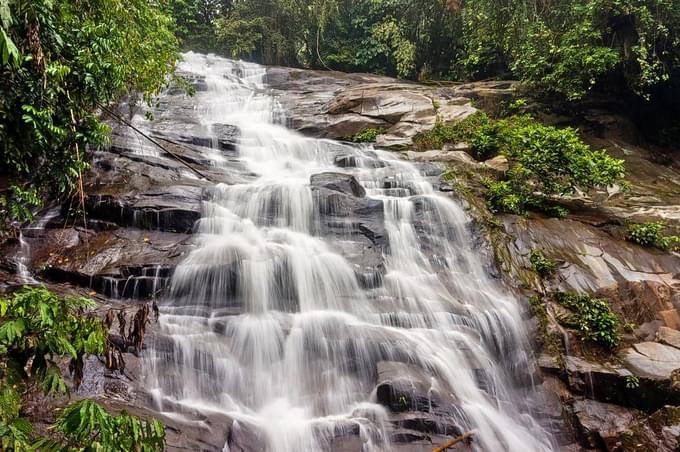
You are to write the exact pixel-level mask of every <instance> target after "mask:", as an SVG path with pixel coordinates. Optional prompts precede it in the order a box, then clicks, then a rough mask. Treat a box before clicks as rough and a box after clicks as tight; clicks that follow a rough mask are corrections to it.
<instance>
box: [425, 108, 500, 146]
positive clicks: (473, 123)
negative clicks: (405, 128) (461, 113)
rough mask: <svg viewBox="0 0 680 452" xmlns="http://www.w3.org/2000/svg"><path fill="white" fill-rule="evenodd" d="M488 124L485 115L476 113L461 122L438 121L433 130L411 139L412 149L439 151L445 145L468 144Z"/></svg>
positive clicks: (479, 112)
mask: <svg viewBox="0 0 680 452" xmlns="http://www.w3.org/2000/svg"><path fill="white" fill-rule="evenodd" d="M489 122H490V119H489V117H488V116H487V115H486V113H484V112H482V111H478V112H476V113H474V114H472V115H470V116H468V117H467V118H465V119H463V120H462V121H459V122H455V123H452V124H445V123H444V122H443V121H441V119H439V120H438V121H437V122H436V123H435V126H434V128H432V129H430V130H426V131H424V132H420V133H418V134H417V135H416V136H415V137H414V138H413V148H414V150H416V151H427V150H430V149H441V148H443V147H444V145H445V144H449V143H452V144H456V143H462V142H468V141H470V140H471V139H473V137H474V136H475V135H476V133H477V131H478V130H479V129H480V128H481V127H482V126H484V125H487V124H488V123H489Z"/></svg>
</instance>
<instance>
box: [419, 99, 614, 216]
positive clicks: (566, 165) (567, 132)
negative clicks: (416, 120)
mask: <svg viewBox="0 0 680 452" xmlns="http://www.w3.org/2000/svg"><path fill="white" fill-rule="evenodd" d="M462 141H467V142H468V144H469V145H470V148H471V150H472V152H473V154H474V156H475V157H476V158H477V159H479V160H485V159H488V158H490V157H493V156H494V155H496V154H502V155H504V156H505V157H506V158H507V159H508V164H509V170H508V171H507V172H506V174H505V175H504V176H503V177H502V178H501V179H500V180H494V179H489V178H486V179H484V180H483V181H482V182H483V184H484V185H485V186H486V188H487V189H488V190H487V201H488V203H489V207H490V209H491V210H492V211H494V212H506V213H514V214H523V213H525V212H526V211H527V210H539V211H543V212H545V213H548V214H550V215H554V216H558V217H562V216H565V215H566V214H567V211H566V209H564V208H563V207H560V206H555V205H552V204H550V203H549V202H548V201H549V200H550V198H551V197H553V196H564V195H570V194H573V193H574V192H575V191H576V189H580V190H588V189H591V188H595V187H605V186H609V185H613V184H615V183H623V182H624V181H623V176H624V162H623V160H618V159H614V158H612V157H610V156H609V155H608V154H607V153H606V152H605V151H593V150H592V149H590V147H589V146H588V145H587V144H585V143H584V142H583V141H582V140H581V139H580V137H579V136H578V133H577V131H576V130H574V129H571V128H565V129H558V128H556V127H551V126H545V125H543V124H541V123H539V122H537V121H536V120H534V119H533V118H532V117H531V116H529V115H516V116H510V117H508V118H504V119H500V120H492V119H490V118H489V117H488V116H486V115H485V114H484V113H481V112H479V113H476V114H474V115H472V116H469V117H468V118H466V119H465V120H463V121H461V122H459V123H456V124H450V125H446V124H443V123H441V122H438V123H437V124H436V125H435V127H434V128H433V129H431V130H429V131H426V132H422V133H420V134H418V135H416V137H415V138H414V148H415V149H416V150H426V149H441V148H442V147H443V146H444V145H445V144H447V143H458V142H462Z"/></svg>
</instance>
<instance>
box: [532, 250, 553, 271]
mask: <svg viewBox="0 0 680 452" xmlns="http://www.w3.org/2000/svg"><path fill="white" fill-rule="evenodd" d="M529 262H530V263H531V268H532V269H533V270H534V271H535V272H536V273H538V276H540V277H541V278H548V277H550V276H552V275H553V274H554V273H555V269H556V265H555V261H554V260H553V259H550V258H549V257H546V256H545V255H544V254H543V251H541V250H539V249H533V250H531V254H530V255H529Z"/></svg>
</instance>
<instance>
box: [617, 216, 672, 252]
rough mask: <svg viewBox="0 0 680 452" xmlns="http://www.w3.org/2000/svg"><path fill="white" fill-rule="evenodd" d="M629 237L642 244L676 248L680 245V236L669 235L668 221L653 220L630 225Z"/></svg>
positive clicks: (665, 248) (663, 248)
mask: <svg viewBox="0 0 680 452" xmlns="http://www.w3.org/2000/svg"><path fill="white" fill-rule="evenodd" d="M627 238H628V240H630V241H631V242H633V243H637V244H638V245H641V246H646V247H656V248H659V249H662V250H669V249H670V250H674V249H677V248H678V247H680V236H677V235H667V234H666V223H664V222H662V221H651V222H647V223H638V224H631V225H629V226H628V233H627Z"/></svg>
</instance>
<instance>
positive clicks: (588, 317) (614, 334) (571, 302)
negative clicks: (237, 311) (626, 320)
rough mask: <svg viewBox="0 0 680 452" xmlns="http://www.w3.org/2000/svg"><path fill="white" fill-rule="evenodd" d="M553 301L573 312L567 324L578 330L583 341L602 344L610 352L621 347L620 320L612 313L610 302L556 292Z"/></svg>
mask: <svg viewBox="0 0 680 452" xmlns="http://www.w3.org/2000/svg"><path fill="white" fill-rule="evenodd" d="M553 299H554V300H555V302H557V303H558V304H560V305H562V306H564V307H565V308H567V309H569V310H570V311H571V312H572V315H571V316H570V317H569V318H568V319H567V321H566V324H567V326H569V327H572V328H574V329H576V330H577V331H578V333H579V335H580V337H581V339H582V340H585V341H590V342H594V343H597V344H600V345H602V346H604V347H605V348H607V349H609V350H613V349H615V348H616V347H617V346H618V345H619V341H620V339H621V337H620V333H619V326H620V319H619V316H618V315H616V313H615V312H613V311H612V309H611V306H610V305H609V301H608V300H606V299H604V298H594V297H592V296H591V295H588V294H576V293H566V292H554V293H553Z"/></svg>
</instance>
